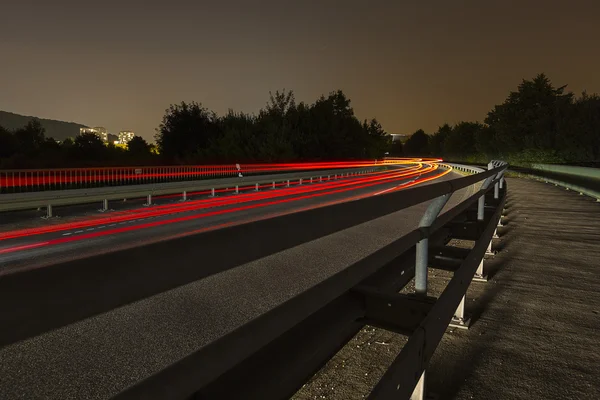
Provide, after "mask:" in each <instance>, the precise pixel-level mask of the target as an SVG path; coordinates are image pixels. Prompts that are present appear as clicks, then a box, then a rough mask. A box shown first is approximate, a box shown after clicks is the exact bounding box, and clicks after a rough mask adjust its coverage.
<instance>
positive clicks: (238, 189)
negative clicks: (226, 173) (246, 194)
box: [233, 185, 240, 194]
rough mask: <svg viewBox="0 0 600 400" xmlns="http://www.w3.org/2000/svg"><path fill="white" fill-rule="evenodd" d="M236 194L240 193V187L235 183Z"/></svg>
mask: <svg viewBox="0 0 600 400" xmlns="http://www.w3.org/2000/svg"><path fill="white" fill-rule="evenodd" d="M233 193H234V194H239V193H240V188H239V186H238V185H235V192H233Z"/></svg>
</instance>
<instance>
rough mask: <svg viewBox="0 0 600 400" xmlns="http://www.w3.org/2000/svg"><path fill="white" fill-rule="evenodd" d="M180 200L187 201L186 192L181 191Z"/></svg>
mask: <svg viewBox="0 0 600 400" xmlns="http://www.w3.org/2000/svg"><path fill="white" fill-rule="evenodd" d="M181 201H187V192H186V191H185V190H184V191H183V196H182V197H181Z"/></svg>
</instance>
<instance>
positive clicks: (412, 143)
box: [404, 129, 429, 157]
mask: <svg viewBox="0 0 600 400" xmlns="http://www.w3.org/2000/svg"><path fill="white" fill-rule="evenodd" d="M404 154H405V155H407V156H410V157H425V156H428V155H429V136H427V134H426V133H425V132H424V131H423V130H422V129H419V130H418V131H416V132H415V133H413V134H412V135H411V136H410V137H409V138H408V140H407V141H406V143H404Z"/></svg>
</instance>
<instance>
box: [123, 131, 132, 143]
mask: <svg viewBox="0 0 600 400" xmlns="http://www.w3.org/2000/svg"><path fill="white" fill-rule="evenodd" d="M134 136H135V133H134V132H132V131H121V132H119V143H120V144H127V143H129V141H130V140H131V139H133V137H134Z"/></svg>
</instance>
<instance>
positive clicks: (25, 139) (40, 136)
mask: <svg viewBox="0 0 600 400" xmlns="http://www.w3.org/2000/svg"><path fill="white" fill-rule="evenodd" d="M45 132H46V131H45V129H44V127H42V124H41V123H40V121H39V120H38V119H37V118H33V119H31V120H30V121H29V122H28V123H27V125H25V126H24V127H23V128H20V129H17V130H16V131H15V138H16V140H17V146H18V150H19V152H20V153H22V154H28V155H31V154H33V153H34V152H35V151H36V150H38V149H39V148H40V147H41V146H42V144H43V143H44V141H45V140H46V136H45Z"/></svg>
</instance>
